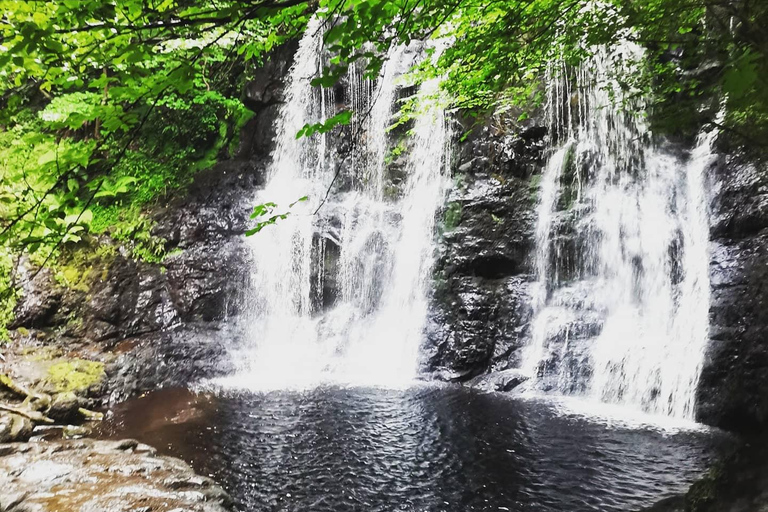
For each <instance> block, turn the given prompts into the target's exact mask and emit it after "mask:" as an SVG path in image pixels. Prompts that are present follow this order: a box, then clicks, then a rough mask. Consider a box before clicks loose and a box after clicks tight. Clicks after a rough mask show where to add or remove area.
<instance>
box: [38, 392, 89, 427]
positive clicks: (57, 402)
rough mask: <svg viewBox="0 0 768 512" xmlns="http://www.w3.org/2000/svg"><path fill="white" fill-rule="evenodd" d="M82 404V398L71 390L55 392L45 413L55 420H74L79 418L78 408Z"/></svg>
mask: <svg viewBox="0 0 768 512" xmlns="http://www.w3.org/2000/svg"><path fill="white" fill-rule="evenodd" d="M83 405H84V403H83V400H82V399H81V398H80V397H78V396H77V395H76V394H75V393H74V392H72V391H68V392H64V393H57V394H55V395H54V396H53V400H52V401H51V405H50V408H49V409H48V412H47V415H48V417H49V418H51V419H53V420H56V421H61V422H67V421H74V420H76V419H80V417H81V415H80V412H79V409H80V407H82V406H83Z"/></svg>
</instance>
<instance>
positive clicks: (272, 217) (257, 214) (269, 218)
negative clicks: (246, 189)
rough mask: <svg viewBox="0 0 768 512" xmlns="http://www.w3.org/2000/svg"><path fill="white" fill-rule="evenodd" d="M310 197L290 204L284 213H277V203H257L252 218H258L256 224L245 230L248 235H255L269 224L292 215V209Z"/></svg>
mask: <svg viewBox="0 0 768 512" xmlns="http://www.w3.org/2000/svg"><path fill="white" fill-rule="evenodd" d="M307 199H309V197H308V196H303V197H300V198H299V199H297V200H296V201H294V202H292V203H291V204H289V205H288V210H287V211H285V212H282V213H276V211H277V204H275V203H272V202H267V203H264V204H259V205H256V206H255V207H254V208H253V213H251V219H256V225H255V226H254V227H252V228H251V229H249V230H248V231H246V232H245V235H246V236H253V235H255V234H256V233H258V232H259V231H261V230H262V229H264V228H265V227H267V226H271V225H273V224H275V223H277V221H279V220H285V219H287V218H288V216H290V215H291V209H292V208H293V207H294V206H296V205H297V204H298V203H302V202H304V201H306V200H307Z"/></svg>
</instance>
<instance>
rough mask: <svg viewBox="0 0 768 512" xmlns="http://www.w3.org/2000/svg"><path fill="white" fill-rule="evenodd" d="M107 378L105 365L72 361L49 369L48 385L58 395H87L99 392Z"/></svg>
mask: <svg viewBox="0 0 768 512" xmlns="http://www.w3.org/2000/svg"><path fill="white" fill-rule="evenodd" d="M105 377H106V374H105V372H104V363H100V362H97V361H87V360H85V359H71V360H68V361H62V362H60V363H56V364H54V365H52V366H51V367H50V368H48V377H47V379H46V383H47V384H48V385H50V386H51V387H52V388H53V389H54V390H55V391H56V392H57V393H69V392H72V393H76V394H78V395H86V394H90V393H95V392H98V390H99V389H100V388H101V387H102V385H103V383H104V380H105Z"/></svg>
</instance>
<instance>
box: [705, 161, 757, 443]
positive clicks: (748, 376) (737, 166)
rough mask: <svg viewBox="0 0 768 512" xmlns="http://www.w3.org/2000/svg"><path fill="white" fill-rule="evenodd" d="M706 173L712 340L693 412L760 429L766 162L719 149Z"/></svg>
mask: <svg viewBox="0 0 768 512" xmlns="http://www.w3.org/2000/svg"><path fill="white" fill-rule="evenodd" d="M709 175H710V179H711V181H712V183H711V186H710V188H711V195H712V204H711V206H710V209H711V221H712V227H711V245H710V255H711V260H710V278H711V285H712V299H711V303H710V344H709V350H708V353H707V358H706V362H705V366H704V369H703V371H702V374H701V382H700V384H699V389H698V404H699V408H698V418H699V420H701V421H703V422H705V423H709V424H712V425H717V426H720V427H723V428H727V429H732V430H738V431H745V430H752V429H759V428H760V427H762V426H764V425H765V424H766V422H768V169H765V168H764V167H759V166H756V165H754V164H751V163H749V162H745V161H744V159H743V158H740V157H739V156H738V155H724V156H722V157H721V158H720V160H719V161H718V162H717V164H716V165H715V166H713V168H712V169H711V170H710V173H709Z"/></svg>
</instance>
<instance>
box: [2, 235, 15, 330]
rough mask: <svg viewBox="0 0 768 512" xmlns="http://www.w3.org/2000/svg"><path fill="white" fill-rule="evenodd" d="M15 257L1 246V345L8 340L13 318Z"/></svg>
mask: <svg viewBox="0 0 768 512" xmlns="http://www.w3.org/2000/svg"><path fill="white" fill-rule="evenodd" d="M12 271H13V259H12V258H11V255H10V253H9V251H8V250H7V249H3V248H0V345H2V344H3V343H4V342H6V341H8V330H7V328H6V326H7V325H8V324H9V323H10V322H11V321H12V320H13V308H14V307H15V306H16V289H15V287H14V286H13V273H12Z"/></svg>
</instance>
